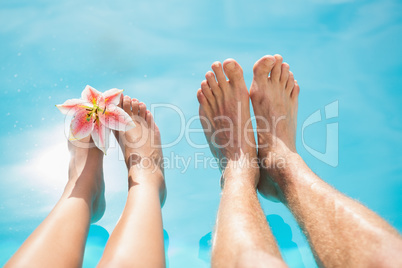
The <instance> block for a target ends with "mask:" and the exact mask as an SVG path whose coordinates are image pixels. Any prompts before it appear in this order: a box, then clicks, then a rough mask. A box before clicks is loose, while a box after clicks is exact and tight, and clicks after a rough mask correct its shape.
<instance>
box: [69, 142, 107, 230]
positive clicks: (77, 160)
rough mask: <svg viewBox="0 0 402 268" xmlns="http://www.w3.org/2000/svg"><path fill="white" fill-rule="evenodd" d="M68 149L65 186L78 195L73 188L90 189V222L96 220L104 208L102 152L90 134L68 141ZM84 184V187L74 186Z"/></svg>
mask: <svg viewBox="0 0 402 268" xmlns="http://www.w3.org/2000/svg"><path fill="white" fill-rule="evenodd" d="M68 149H69V151H70V154H71V159H70V164H69V171H68V173H69V182H68V183H67V186H66V188H69V187H71V196H75V195H77V196H79V195H80V193H79V191H75V189H90V190H89V191H91V192H90V193H89V196H92V200H91V201H92V203H91V204H90V206H91V223H94V222H97V221H99V220H100V219H101V218H102V216H103V214H104V213H105V208H106V202H105V182H104V180H103V156H104V153H103V152H102V151H101V150H99V149H98V148H97V147H96V146H95V144H94V142H93V140H92V138H91V136H88V137H86V138H84V139H81V140H75V141H69V142H68ZM84 184H85V186H84V187H76V186H78V185H84ZM86 186H88V187H86ZM68 192H70V191H68Z"/></svg>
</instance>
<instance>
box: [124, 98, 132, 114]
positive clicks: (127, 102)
mask: <svg viewBox="0 0 402 268" xmlns="http://www.w3.org/2000/svg"><path fill="white" fill-rule="evenodd" d="M123 110H124V111H125V112H126V113H127V114H129V115H130V116H131V114H132V112H131V98H130V97H129V96H124V98H123Z"/></svg>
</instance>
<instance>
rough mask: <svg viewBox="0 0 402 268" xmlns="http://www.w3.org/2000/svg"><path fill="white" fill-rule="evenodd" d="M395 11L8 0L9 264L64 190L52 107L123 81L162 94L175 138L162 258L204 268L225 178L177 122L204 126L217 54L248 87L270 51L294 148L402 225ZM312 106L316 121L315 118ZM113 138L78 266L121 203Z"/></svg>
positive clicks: (97, 247)
mask: <svg viewBox="0 0 402 268" xmlns="http://www.w3.org/2000/svg"><path fill="white" fill-rule="evenodd" d="M401 14H402V3H401V2H400V1H396V0H381V1H379V0H378V1H362V0H360V1H358V0H356V1H353V0H330V1H318V0H308V1H290V0H287V1H263V0H256V1H247V2H246V1H239V0H224V1H211V0H207V1H196V2H195V1H155V0H150V1H127V0H124V1H113V2H110V1H105V0H102V1H85V2H72V1H56V2H55V1H48V0H47V1H45V0H38V1H34V2H32V1H27V0H21V1H11V0H5V1H2V2H1V3H0V25H1V26H0V40H1V42H0V82H1V83H0V96H1V98H0V99H1V105H0V116H1V124H2V125H1V128H0V145H1V148H2V150H1V152H0V172H1V175H2V176H1V179H0V265H3V264H4V263H5V262H6V261H7V259H8V258H9V257H10V256H11V255H12V254H13V252H15V250H16V249H17V248H18V247H19V246H20V245H21V243H22V242H23V241H24V239H25V238H26V237H27V236H28V235H29V234H30V233H31V232H32V231H33V230H34V229H35V227H36V226H37V225H38V224H39V223H40V222H41V221H42V220H43V219H44V218H45V217H46V215H47V214H48V213H49V211H50V210H51V208H52V207H53V205H54V204H55V202H56V201H57V199H58V197H59V195H60V193H61V191H62V189H63V186H64V183H65V181H66V179H67V164H68V152H67V146H66V139H65V136H64V117H63V116H62V115H61V114H60V113H59V112H58V110H57V109H56V108H55V107H54V105H55V104H59V103H62V102H64V100H66V99H70V98H73V97H79V96H80V93H81V91H82V90H83V88H84V87H85V85H87V84H89V85H91V86H93V87H95V88H97V89H98V90H100V91H105V90H107V89H109V88H113V87H117V88H124V89H125V94H128V95H130V96H131V97H135V98H138V99H140V100H142V101H144V102H145V103H146V104H147V105H148V106H149V107H151V104H164V105H162V106H157V107H156V106H153V109H154V114H155V120H156V123H157V124H158V125H159V128H160V129H161V132H162V141H163V143H164V144H169V143H174V145H171V146H169V148H166V149H164V155H165V156H166V157H168V159H171V163H170V166H169V167H168V168H167V169H166V182H167V187H168V199H167V201H166V204H165V206H164V208H163V220H164V229H165V244H166V247H167V256H168V262H169V266H170V267H207V266H208V265H209V254H210V253H209V250H210V243H211V232H212V231H213V228H214V223H215V217H216V212H217V208H218V204H219V197H220V188H219V178H220V175H219V171H218V170H217V169H216V168H213V167H209V166H208V165H207V166H204V165H203V164H200V162H199V161H200V160H199V159H201V160H206V161H209V159H210V158H211V157H212V156H211V154H210V153H209V150H208V148H205V146H204V148H196V146H195V144H198V145H205V138H204V137H203V134H202V133H185V132H184V133H183V132H182V131H185V130H186V129H190V128H191V129H200V128H201V126H200V124H199V122H198V120H196V119H193V118H194V117H195V116H197V114H198V104H197V100H196V90H197V89H198V88H199V85H200V82H201V81H202V80H203V79H204V75H205V72H207V71H208V70H209V69H210V65H211V64H212V63H213V62H214V61H216V60H219V61H223V60H225V59H226V58H229V57H231V58H235V59H236V60H237V61H238V62H239V63H240V64H241V65H242V67H243V69H244V74H245V79H246V82H247V84H248V85H250V83H251V79H252V66H253V64H254V62H255V61H256V60H258V59H259V58H260V57H262V56H263V55H266V54H275V53H279V54H282V55H283V56H284V59H285V60H286V61H287V62H288V63H289V64H290V66H291V70H292V72H293V73H294V74H295V77H296V79H297V80H298V83H299V84H300V86H301V95H300V101H299V116H298V120H299V125H298V136H297V147H298V151H299V153H300V154H301V155H302V156H303V158H304V159H305V160H306V162H307V163H308V164H309V166H310V167H311V168H312V169H313V170H314V171H315V172H316V173H317V174H318V175H319V176H321V177H322V178H323V179H324V180H326V181H327V182H329V183H330V184H332V185H334V186H335V187H336V188H337V189H339V190H340V191H342V192H343V193H345V194H347V195H349V196H351V197H353V198H356V199H358V200H359V201H360V202H362V203H363V204H365V205H367V206H368V207H369V208H371V209H372V210H374V211H375V212H377V213H378V214H379V215H381V216H382V217H384V218H385V219H386V220H387V221H388V222H390V223H391V224H392V225H393V226H395V227H396V228H397V229H398V230H399V231H402V214H401V204H402V180H401V178H402V165H401V163H402V156H401V153H400V152H401V151H402V143H401V140H402V120H401V114H402V106H401V105H400V104H401V100H402V98H401V97H402V93H401V92H402V90H401V84H402V76H401V73H402V61H401V59H402V53H401V49H400V43H401V41H402V17H401ZM332 103H336V105H335V106H331V107H332V108H331V109H332V110H331V109H330V110H328V109H329V108H328V109H327V110H326V106H327V105H329V104H332ZM166 104H169V105H171V106H169V105H166ZM175 107H176V108H175ZM317 111H318V112H317ZM314 114H315V115H321V120H320V121H318V122H315V123H312V124H308V122H310V121H308V120H310V119H311V118H312V117H311V115H314ZM328 114H332V115H333V117H332V118H330V117H331V116H328ZM192 120H193V121H192ZM306 122H307V123H306ZM303 124H304V128H303ZM331 124H332V125H331ZM329 125H331V126H332V127H335V126H336V127H337V128H332V127H330V128H328V126H329ZM302 130H303V139H302V136H301V134H302ZM328 133H331V135H328ZM176 140H177V141H176ZM336 144H337V146H335V145H336ZM327 145H328V146H329V147H326V146H327ZM112 147H113V148H111V149H110V151H109V152H108V156H107V157H106V158H105V169H104V172H105V180H106V199H107V210H106V213H105V215H104V217H103V219H102V220H101V221H99V222H98V223H97V224H96V225H94V226H92V227H91V231H90V235H89V237H88V243H87V247H86V255H85V259H84V266H85V267H94V266H95V265H96V262H97V261H98V260H99V258H100V256H101V254H102V251H103V248H104V245H105V243H106V241H107V238H108V236H109V234H110V233H111V232H112V230H113V228H114V226H115V224H116V222H117V220H118V218H119V216H120V213H121V211H122V210H123V206H124V203H125V193H126V190H127V187H126V171H125V166H124V163H123V162H122V160H121V159H122V158H121V156H119V152H118V149H117V147H116V144H115V143H113V142H112ZM201 147H202V146H201ZM312 151H314V152H316V153H312ZM326 152H329V154H328V155H327V156H323V155H325V153H326ZM197 157H200V158H197ZM176 158H177V159H182V160H180V161H177V160H174V159H176ZM197 159H198V160H197ZM328 159H330V160H328ZM335 160H336V161H335ZM186 161H189V162H186ZM187 163H189V165H188V167H186V165H187ZM197 163H198V164H197ZM202 163H204V162H202ZM205 163H209V162H205ZM261 204H262V207H263V209H264V211H265V214H266V215H267V219H268V221H269V222H270V224H271V227H272V229H273V233H274V234H275V236H276V238H277V240H278V244H279V246H280V248H281V252H282V254H283V255H284V258H285V260H286V261H287V263H288V264H289V265H290V267H314V266H316V264H315V262H314V258H313V256H312V254H311V251H310V249H309V246H308V244H307V242H306V239H305V237H304V235H303V234H302V232H301V231H300V229H299V228H298V226H297V224H296V222H295V220H294V218H293V217H292V215H291V214H290V212H289V211H288V210H287V209H286V208H285V207H284V206H283V205H281V204H279V203H272V202H270V201H268V200H264V199H262V198H261Z"/></svg>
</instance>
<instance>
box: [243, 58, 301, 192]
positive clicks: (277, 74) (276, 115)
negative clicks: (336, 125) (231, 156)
mask: <svg viewBox="0 0 402 268" xmlns="http://www.w3.org/2000/svg"><path fill="white" fill-rule="evenodd" d="M282 61H283V59H282V57H281V56H280V55H275V56H274V57H273V56H264V57H262V58H261V59H260V60H259V61H257V62H256V63H255V65H254V68H253V70H254V78H253V82H252V84H251V88H250V98H251V101H252V104H253V108H254V114H255V116H256V121H257V136H258V157H259V159H260V164H261V170H260V171H261V178H260V183H259V185H258V190H259V191H260V193H261V194H262V195H263V196H264V197H266V198H270V199H272V197H273V198H274V199H280V200H283V198H282V197H281V193H280V191H279V190H278V187H277V185H276V184H277V183H281V181H280V180H281V177H282V175H283V172H285V170H286V169H285V167H286V165H287V164H288V159H289V157H291V156H292V155H295V154H297V152H296V144H295V137H296V125H297V106H298V96H299V91H300V88H299V85H298V84H297V82H296V81H295V80H294V77H293V74H292V72H289V65H288V64H287V63H282Z"/></svg>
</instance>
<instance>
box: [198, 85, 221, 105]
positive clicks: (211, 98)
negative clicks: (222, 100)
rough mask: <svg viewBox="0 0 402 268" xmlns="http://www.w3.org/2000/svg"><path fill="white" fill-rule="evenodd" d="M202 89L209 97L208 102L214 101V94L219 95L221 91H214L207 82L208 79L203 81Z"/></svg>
mask: <svg viewBox="0 0 402 268" xmlns="http://www.w3.org/2000/svg"><path fill="white" fill-rule="evenodd" d="M201 90H202V94H204V96H205V97H206V98H207V100H208V102H212V101H213V100H214V98H215V97H214V94H216V95H219V94H220V92H217V91H215V92H213V93H212V90H211V88H210V87H209V84H208V82H207V80H204V81H202V82H201Z"/></svg>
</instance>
